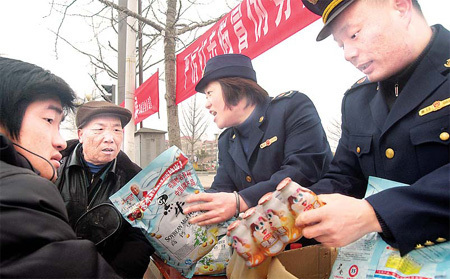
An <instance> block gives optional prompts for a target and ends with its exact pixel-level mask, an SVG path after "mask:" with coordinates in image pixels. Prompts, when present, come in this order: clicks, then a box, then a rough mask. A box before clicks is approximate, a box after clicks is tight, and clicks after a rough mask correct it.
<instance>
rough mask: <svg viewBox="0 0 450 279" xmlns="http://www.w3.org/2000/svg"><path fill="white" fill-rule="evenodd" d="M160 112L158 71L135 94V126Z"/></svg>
mask: <svg viewBox="0 0 450 279" xmlns="http://www.w3.org/2000/svg"><path fill="white" fill-rule="evenodd" d="M158 111H159V72H158V71H156V73H155V74H154V75H152V76H151V77H150V78H149V79H147V80H146V81H145V82H144V83H143V84H141V86H139V87H138V88H137V89H136V91H135V92H134V117H133V118H134V125H137V124H138V123H139V122H141V121H142V120H144V119H145V118H147V117H149V116H150V115H152V114H154V113H155V112H158Z"/></svg>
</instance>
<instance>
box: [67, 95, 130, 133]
mask: <svg viewBox="0 0 450 279" xmlns="http://www.w3.org/2000/svg"><path fill="white" fill-rule="evenodd" d="M99 114H110V115H113V116H117V117H119V118H120V122H121V123H122V127H125V126H126V125H127V124H128V122H130V119H131V112H130V111H129V110H128V109H126V108H123V107H121V106H118V105H115V104H112V103H109V102H106V101H91V102H87V103H85V104H83V105H82V106H81V107H79V108H78V111H77V116H76V118H75V122H76V125H77V128H78V129H80V128H83V126H84V125H86V124H87V123H88V122H89V121H91V120H92V119H93V118H94V117H95V116H97V115H99Z"/></svg>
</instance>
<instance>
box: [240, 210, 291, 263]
mask: <svg viewBox="0 0 450 279" xmlns="http://www.w3.org/2000/svg"><path fill="white" fill-rule="evenodd" d="M243 221H244V224H245V226H247V228H248V229H250V233H251V235H252V237H253V239H254V240H255V242H256V244H257V245H259V249H260V250H261V251H262V252H263V254H264V255H266V256H268V257H272V256H275V255H276V254H278V253H280V252H282V251H283V250H284V248H285V247H286V244H285V243H283V241H281V239H280V238H279V237H278V235H277V234H275V232H274V231H273V230H272V227H271V226H270V223H269V220H268V218H267V216H266V215H265V214H264V212H263V210H262V207H261V206H259V205H258V206H255V207H252V208H249V209H247V211H245V214H244V217H243Z"/></svg>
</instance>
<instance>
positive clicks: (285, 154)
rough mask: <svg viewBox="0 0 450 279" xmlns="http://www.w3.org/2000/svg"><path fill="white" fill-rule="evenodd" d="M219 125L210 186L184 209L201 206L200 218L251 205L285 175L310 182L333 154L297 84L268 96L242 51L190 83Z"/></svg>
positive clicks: (213, 62) (213, 219)
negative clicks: (201, 94)
mask: <svg viewBox="0 0 450 279" xmlns="http://www.w3.org/2000/svg"><path fill="white" fill-rule="evenodd" d="M196 90H197V91H198V92H204V93H205V94H206V100H207V101H206V108H207V109H208V110H209V112H210V113H211V114H212V115H214V122H215V123H216V124H217V126H218V127H219V128H221V129H222V128H228V129H226V130H225V131H224V132H223V133H222V134H221V135H220V137H219V168H218V170H217V175H216V176H215V178H214V182H213V184H212V187H211V189H210V193H204V194H198V195H192V196H190V197H188V199H187V201H188V202H196V201H203V202H204V203H201V204H199V205H192V206H190V207H187V208H186V209H184V213H185V214H187V213H189V212H192V211H198V210H205V211H206V213H204V214H201V215H199V216H197V217H194V218H191V220H190V221H191V222H192V223H198V224H200V225H206V224H213V223H219V222H222V221H225V220H228V219H229V218H231V217H233V216H237V215H238V214H239V212H242V211H245V210H246V209H247V208H249V207H253V206H256V205H257V203H258V200H259V199H260V198H261V197H262V196H263V195H264V194H265V193H267V192H272V191H274V190H275V188H276V186H277V185H278V183H279V182H280V181H281V180H283V179H284V178H286V177H291V178H292V179H293V180H294V181H297V182H298V183H299V184H301V185H303V186H305V187H308V186H310V185H312V184H314V183H315V182H317V181H318V180H319V179H320V178H321V177H322V176H323V174H324V173H325V172H326V171H327V169H328V165H329V163H330V161H331V158H332V154H331V151H330V147H329V145H328V141H327V138H326V135H325V132H324V130H323V128H322V124H321V121H320V118H319V116H318V114H317V111H316V109H315V107H314V105H313V103H312V102H311V100H310V99H309V98H308V97H307V96H306V95H304V94H302V93H300V92H297V91H289V92H286V93H282V94H280V95H278V96H277V97H275V98H270V97H269V95H268V94H267V92H266V91H265V90H264V89H263V88H261V87H260V86H259V85H258V84H257V83H256V73H255V71H254V70H253V67H252V64H251V60H250V58H248V57H247V56H244V55H241V54H224V55H219V56H216V57H213V58H211V59H210V60H209V61H208V62H207V64H206V67H205V73H204V75H203V78H202V79H201V80H200V81H199V82H198V84H197V86H196Z"/></svg>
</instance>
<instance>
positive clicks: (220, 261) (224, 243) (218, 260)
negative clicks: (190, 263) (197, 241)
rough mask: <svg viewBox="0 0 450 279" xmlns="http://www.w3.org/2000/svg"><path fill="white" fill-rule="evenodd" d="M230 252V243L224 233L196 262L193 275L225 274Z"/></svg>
mask: <svg viewBox="0 0 450 279" xmlns="http://www.w3.org/2000/svg"><path fill="white" fill-rule="evenodd" d="M231 253H232V248H231V245H230V244H229V243H228V240H227V237H226V236H225V235H224V236H222V237H221V238H220V239H219V241H218V242H217V244H216V245H215V246H214V247H213V248H212V250H211V251H210V252H209V253H208V254H206V255H205V256H204V257H203V258H201V259H200V260H199V261H198V262H197V264H196V265H195V272H194V275H225V273H226V268H227V266H228V262H229V261H230V258H231Z"/></svg>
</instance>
